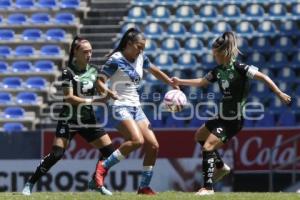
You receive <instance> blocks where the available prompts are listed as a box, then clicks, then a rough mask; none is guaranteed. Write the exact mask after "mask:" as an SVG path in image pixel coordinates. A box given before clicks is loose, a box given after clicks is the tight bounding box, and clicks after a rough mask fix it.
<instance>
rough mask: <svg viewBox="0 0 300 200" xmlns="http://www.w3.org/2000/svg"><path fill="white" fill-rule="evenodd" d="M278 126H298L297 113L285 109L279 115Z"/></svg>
mask: <svg viewBox="0 0 300 200" xmlns="http://www.w3.org/2000/svg"><path fill="white" fill-rule="evenodd" d="M277 123H278V126H296V116H295V113H294V112H293V111H292V110H290V109H284V110H283V111H282V112H280V114H279V119H278V122H277Z"/></svg>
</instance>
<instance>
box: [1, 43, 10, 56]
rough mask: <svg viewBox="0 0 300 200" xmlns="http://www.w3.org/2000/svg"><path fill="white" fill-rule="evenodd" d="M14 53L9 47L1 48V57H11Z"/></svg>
mask: <svg viewBox="0 0 300 200" xmlns="http://www.w3.org/2000/svg"><path fill="white" fill-rule="evenodd" d="M11 53H12V50H11V48H10V47H9V46H4V45H1V46H0V57H7V56H10V55H11Z"/></svg>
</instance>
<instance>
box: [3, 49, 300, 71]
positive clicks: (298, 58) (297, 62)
mask: <svg viewBox="0 0 300 200" xmlns="http://www.w3.org/2000/svg"><path fill="white" fill-rule="evenodd" d="M0 52H1V51H0ZM290 64H291V67H293V68H296V69H299V66H300V52H296V53H295V54H294V55H293V58H292V61H291V63H290Z"/></svg>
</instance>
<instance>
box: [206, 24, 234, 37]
mask: <svg viewBox="0 0 300 200" xmlns="http://www.w3.org/2000/svg"><path fill="white" fill-rule="evenodd" d="M231 30H232V28H231V26H230V25H229V24H228V23H227V22H223V21H219V22H217V23H215V24H214V25H213V27H212V30H211V32H212V33H213V34H215V35H216V36H219V35H220V34H223V33H224V32H226V31H231Z"/></svg>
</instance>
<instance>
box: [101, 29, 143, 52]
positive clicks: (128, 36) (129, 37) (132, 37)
mask: <svg viewBox="0 0 300 200" xmlns="http://www.w3.org/2000/svg"><path fill="white" fill-rule="evenodd" d="M138 36H141V37H142V38H143V39H145V36H144V34H143V33H142V32H141V31H140V30H139V29H137V28H130V29H128V30H127V31H126V32H125V33H124V35H123V36H122V38H121V40H120V42H119V44H118V46H117V48H115V49H114V50H113V51H112V52H111V53H109V54H108V55H107V57H110V56H111V55H113V54H114V53H115V52H117V51H123V50H124V49H125V47H126V44H127V43H128V41H131V42H135V41H137V40H138Z"/></svg>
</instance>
